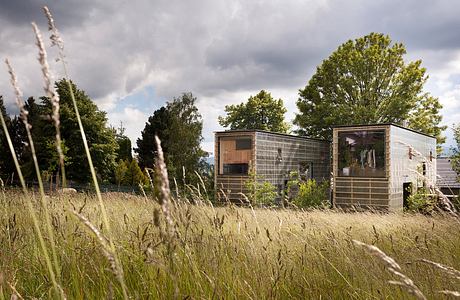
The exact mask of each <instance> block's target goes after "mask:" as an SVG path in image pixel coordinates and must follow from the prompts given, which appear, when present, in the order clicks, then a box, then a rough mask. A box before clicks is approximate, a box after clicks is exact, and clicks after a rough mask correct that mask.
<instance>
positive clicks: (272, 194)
mask: <svg viewBox="0 0 460 300" xmlns="http://www.w3.org/2000/svg"><path fill="white" fill-rule="evenodd" d="M248 175H249V178H248V180H246V181H245V182H244V187H245V188H246V189H247V190H248V191H249V192H248V194H247V195H246V196H247V197H248V200H249V201H250V202H251V203H252V204H253V205H263V206H271V205H274V204H275V199H276V197H277V196H278V193H277V192H276V187H275V186H274V185H273V184H271V183H270V182H268V181H265V180H264V179H263V177H262V176H260V175H257V174H256V173H255V171H254V170H252V168H251V170H250V171H249V174H248Z"/></svg>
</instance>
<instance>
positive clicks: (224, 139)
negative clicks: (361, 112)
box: [214, 130, 330, 203]
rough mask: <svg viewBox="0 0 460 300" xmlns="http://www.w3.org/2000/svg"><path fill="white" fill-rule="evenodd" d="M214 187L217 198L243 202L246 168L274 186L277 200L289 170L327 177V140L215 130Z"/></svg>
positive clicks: (262, 132) (305, 177) (250, 131)
mask: <svg viewBox="0 0 460 300" xmlns="http://www.w3.org/2000/svg"><path fill="white" fill-rule="evenodd" d="M214 153H215V157H216V160H215V164H216V165H215V187H216V199H217V201H219V202H228V201H230V202H235V203H245V202H246V198H245V196H244V195H247V194H248V190H247V189H246V188H245V182H246V181H247V180H248V179H249V173H250V171H252V172H254V174H255V175H256V178H257V180H258V181H261V182H263V181H266V182H269V183H271V184H272V185H274V186H275V187H276V189H277V195H278V197H277V201H278V202H279V203H280V202H281V200H282V196H283V195H284V192H285V190H286V188H287V182H288V180H289V176H290V174H291V172H293V171H295V172H298V174H299V175H300V177H301V178H302V179H315V180H316V181H318V182H322V181H324V180H330V142H329V141H325V140H320V139H312V138H306V137H301V136H295V135H288V134H281V133H274V132H268V131H263V130H228V131H220V132H215V152H214Z"/></svg>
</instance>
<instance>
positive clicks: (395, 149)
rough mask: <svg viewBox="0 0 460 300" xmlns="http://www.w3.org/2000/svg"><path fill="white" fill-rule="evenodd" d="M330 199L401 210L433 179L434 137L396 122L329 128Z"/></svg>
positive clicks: (343, 204)
mask: <svg viewBox="0 0 460 300" xmlns="http://www.w3.org/2000/svg"><path fill="white" fill-rule="evenodd" d="M332 148H333V163H332V166H333V205H334V206H335V207H341V208H345V209H352V208H371V209H378V210H388V211H402V209H403V206H404V204H405V201H406V200H407V197H409V196H410V195H411V193H413V192H415V191H416V190H417V189H418V188H420V187H423V186H426V187H429V186H434V185H435V184H436V138H434V137H432V136H429V135H426V134H423V133H420V132H417V131H414V130H411V129H408V128H404V127H402V126H399V125H395V124H373V125H350V126H337V127H334V129H333V144H332Z"/></svg>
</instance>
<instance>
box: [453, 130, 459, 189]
mask: <svg viewBox="0 0 460 300" xmlns="http://www.w3.org/2000/svg"><path fill="white" fill-rule="evenodd" d="M454 138H455V141H456V142H457V149H454V154H453V155H452V157H451V163H452V168H453V169H454V171H455V172H457V174H458V175H459V178H458V180H459V181H460V123H459V124H457V125H456V126H454Z"/></svg>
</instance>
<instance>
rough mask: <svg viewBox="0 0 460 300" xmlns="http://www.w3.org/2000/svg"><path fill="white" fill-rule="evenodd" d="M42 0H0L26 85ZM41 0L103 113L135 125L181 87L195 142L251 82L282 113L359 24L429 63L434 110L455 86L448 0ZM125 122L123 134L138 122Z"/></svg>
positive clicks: (1, 33) (1, 25)
mask: <svg viewBox="0 0 460 300" xmlns="http://www.w3.org/2000/svg"><path fill="white" fill-rule="evenodd" d="M42 5H44V1H41V0H28V1H2V2H1V3H0V44H1V45H2V47H1V48H0V57H2V58H3V57H10V58H11V60H12V62H13V64H14V66H15V68H16V70H17V72H18V77H19V79H20V84H21V86H22V87H23V90H24V94H25V95H26V96H28V95H36V96H38V95H41V94H42V92H41V85H42V83H41V78H40V73H39V66H38V63H37V62H36V60H35V57H36V56H37V50H36V49H35V47H34V45H33V35H32V31H31V30H30V21H33V20H35V21H38V24H39V25H40V27H41V28H42V30H46V20H45V18H44V17H43V16H42V13H41V10H40V7H41V6H42ZM49 6H50V9H51V10H52V12H53V13H54V17H55V21H56V24H57V25H58V27H59V29H60V31H61V34H62V36H63V38H64V41H65V45H66V53H67V61H68V67H69V71H70V76H71V78H72V79H73V80H74V82H75V83H76V84H77V85H78V87H79V88H81V89H83V90H85V91H86V92H87V93H88V94H89V96H90V97H92V99H94V100H95V101H96V103H97V104H98V105H99V106H100V107H101V108H103V109H104V110H107V111H108V116H109V119H110V121H111V123H117V122H118V121H119V120H125V121H124V122H125V123H126V127H127V128H128V127H132V128H136V129H135V130H138V129H139V128H140V127H142V126H140V125H139V124H141V123H144V122H145V121H146V118H147V116H148V115H151V114H152V113H153V111H152V110H153V109H156V108H158V107H159V106H161V105H162V104H164V102H165V101H166V100H168V99H171V98H172V97H174V96H178V95H180V93H182V92H188V91H191V92H193V93H194V95H195V96H197V97H198V106H199V108H200V112H201V114H202V115H203V117H204V118H203V119H204V137H205V143H207V144H210V143H212V141H213V135H212V132H213V131H215V130H220V129H222V128H220V126H219V125H218V124H217V116H218V115H222V114H223V112H224V111H223V109H224V106H225V105H227V104H231V103H239V102H242V101H245V100H246V99H247V98H248V97H249V96H250V95H254V94H256V93H257V92H258V91H260V90H261V89H266V90H268V91H271V92H272V94H273V96H274V97H276V98H283V99H284V100H285V103H286V106H287V107H288V109H289V112H288V114H287V116H288V118H289V119H290V118H292V117H293V116H294V114H295V112H296V107H295V101H296V100H297V91H298V89H299V88H303V87H304V86H305V85H306V83H307V82H308V80H309V78H310V77H311V75H312V74H313V73H314V72H315V69H316V66H317V65H319V64H320V63H321V61H322V60H323V59H325V58H327V57H328V56H329V55H330V53H331V52H332V51H334V50H335V49H336V48H337V47H338V46H339V45H340V44H341V43H343V42H345V41H346V40H348V39H353V38H356V37H359V36H362V35H364V34H367V33H369V32H371V31H374V32H383V33H386V34H389V35H390V37H391V38H392V39H393V40H394V41H395V42H402V43H404V44H405V45H406V48H407V49H408V55H407V56H406V60H408V61H410V60H415V59H422V60H423V65H424V66H425V67H427V73H428V74H429V75H430V80H429V81H428V83H427V91H430V92H432V94H433V95H435V96H437V97H439V98H440V100H441V101H442V103H443V104H444V106H445V107H447V108H445V109H444V110H443V113H444V120H446V122H448V121H449V122H450V121H455V120H456V118H457V116H458V115H457V113H458V107H457V106H453V107H452V106H449V105H450V104H449V103H451V102H455V101H458V97H459V95H458V94H457V92H456V90H457V86H458V85H459V84H460V76H458V74H460V65H459V64H458V61H459V57H460V31H458V28H460V18H458V17H457V16H458V12H459V11H460V3H456V2H452V1H434V2H433V1H428V0H422V1H416V0H409V1H404V2H401V1H396V0H390V1H387V0H385V1H384V0H377V1H366V0H355V1H351V2H350V1H348V2H344V1H339V0H322V1H313V0H311V1H300V0H298V1H296V0H294V1H281V0H269V1H243V0H233V1H224V0H198V1H179V0H156V1H150V0H141V1H135V2H126V1H122V0H114V1H89V0H80V1H76V0H72V1H65V2H62V1H54V2H52V3H51V4H49ZM50 57H53V52H51V53H50ZM51 66H52V68H53V71H54V74H55V78H60V77H62V76H63V74H62V68H61V66H60V65H59V64H56V63H51ZM4 74H5V73H4ZM149 87H150V88H153V89H154V90H155V95H154V96H152V97H150V98H149V100H148V101H151V102H152V105H150V104H148V102H146V99H145V98H142V97H140V96H139V97H140V99H142V100H139V102H138V103H136V101H131V102H130V106H129V107H130V108H128V107H126V105H125V99H126V98H129V97H131V100H132V95H138V91H142V90H144V89H146V88H149ZM0 94H3V95H4V96H5V100H6V103H7V105H8V107H9V109H11V107H12V103H13V101H12V93H11V88H10V87H9V84H8V80H7V76H0ZM160 100H161V101H162V102H161V101H160ZM140 113H142V114H143V115H141V114H140ZM132 115H134V116H136V118H134V119H133V118H132V117H131V116H132ZM142 117H144V120H142V122H141V121H140V120H139V119H140V118H142ZM131 123H132V125H131ZM130 132H131V133H130V134H131V136H132V137H134V138H135V136H138V135H139V134H140V132H139V131H138V133H137V135H136V134H135V132H134V129H130ZM133 142H134V141H133ZM207 144H206V145H207Z"/></svg>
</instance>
